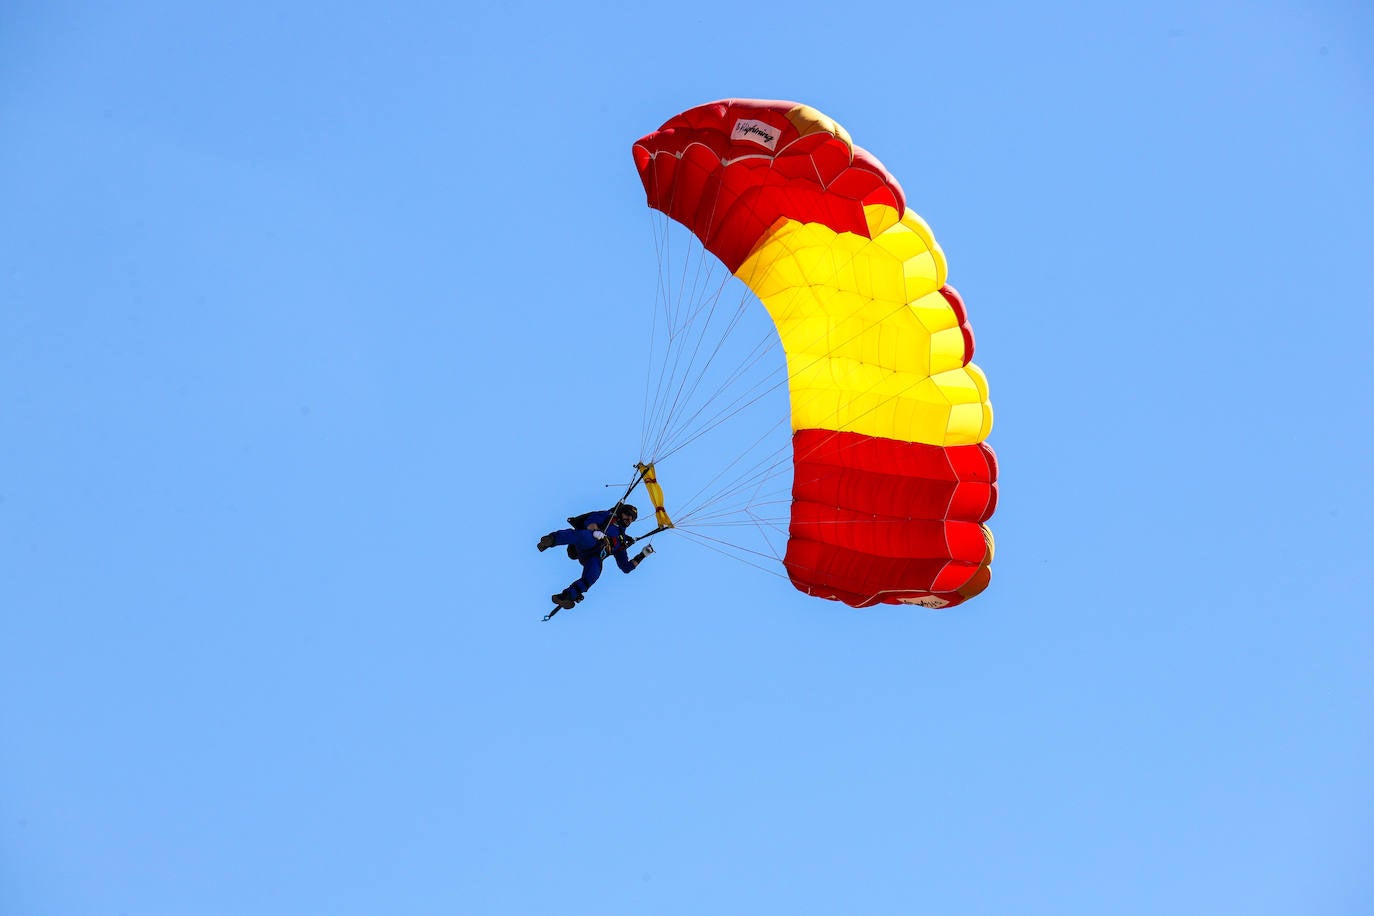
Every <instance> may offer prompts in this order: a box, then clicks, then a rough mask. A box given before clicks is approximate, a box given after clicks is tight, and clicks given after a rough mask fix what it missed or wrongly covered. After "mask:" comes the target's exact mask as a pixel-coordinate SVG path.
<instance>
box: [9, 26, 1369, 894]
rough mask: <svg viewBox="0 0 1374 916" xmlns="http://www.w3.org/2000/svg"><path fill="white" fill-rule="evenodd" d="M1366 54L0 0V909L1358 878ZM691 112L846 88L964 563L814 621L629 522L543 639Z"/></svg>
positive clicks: (1075, 30)
mask: <svg viewBox="0 0 1374 916" xmlns="http://www.w3.org/2000/svg"><path fill="white" fill-rule="evenodd" d="M1372 43H1374V17H1372V16H1371V14H1370V11H1369V9H1368V8H1367V7H1365V6H1363V5H1361V4H1356V3H1321V4H1298V3H1282V4H1280V3H1207V4H1202V5H1198V4H1194V3H1166V4H1157V5H1151V6H1150V7H1148V8H1147V7H1145V6H1144V5H1140V6H1138V7H1137V8H1131V9H1123V8H1117V7H1109V6H1108V5H1105V4H1103V5H1098V4H1082V3H1050V4H1040V5H1028V4H997V3H976V4H964V5H959V6H957V7H954V6H948V5H925V4H919V3H918V4H910V3H903V4H895V3H894V4H877V5H873V6H869V7H856V6H854V5H844V4H841V5H839V6H822V5H814V4H807V3H803V4H800V5H794V6H791V7H781V6H777V5H772V4H763V5H760V6H758V7H757V8H749V7H747V6H742V5H740V4H724V3H708V4H699V5H694V6H690V7H682V8H661V9H657V8H652V9H646V8H645V7H644V6H643V5H642V4H631V3H603V4H591V5H578V9H577V10H575V11H574V10H572V9H569V8H567V7H566V6H565V5H552V4H550V5H543V4H532V3H522V2H516V3H510V4H495V3H477V4H464V5H461V6H460V5H456V4H429V3H418V4H402V5H395V4H387V5H377V6H375V7H364V6H355V7H353V8H349V9H346V10H341V9H340V8H339V7H338V6H337V5H335V4H323V3H301V4H294V5H291V6H289V7H287V8H285V9H283V8H281V7H280V6H279V5H278V4H268V3H254V2H247V3H236V4H216V3H198V4H190V5H186V4H159V3H148V2H135V3H129V4H116V5H110V4H98V3H56V4H36V3H19V4H11V5H10V7H8V8H7V9H6V11H5V12H4V13H3V14H0V137H3V138H4V139H3V141H2V142H0V201H3V206H0V423H2V424H3V436H2V437H0V912H4V913H6V914H9V913H14V914H21V916H48V914H62V916H81V914H92V916H94V914H100V916H108V914H117V913H128V914H139V916H156V914H186V913H196V914H204V916H209V914H246V913H252V914H255V916H263V914H278V913H280V914H300V913H330V914H377V913H415V914H431V913H464V914H468V913H471V914H528V913H560V914H608V913H645V914H701V913H740V914H758V913H787V914H834V913H871V914H910V913H939V914H1007V913H1027V914H1030V913H1035V914H1039V913H1046V914H1073V913H1082V914H1094V916H1096V914H1101V913H1114V914H1158V913H1197V914H1229V913H1236V914H1241V913H1243V914H1247V916H1254V914H1299V913H1300V914H1305V916H1306V914H1353V913H1358V912H1369V911H1370V910H1374V879H1371V877H1370V869H1369V862H1370V861H1371V858H1374V788H1371V783H1370V780H1369V773H1370V772H1371V768H1374V734H1372V732H1374V729H1372V728H1371V718H1370V709H1371V708H1374V666H1371V658H1374V623H1371V620H1370V615H1369V607H1370V600H1369V591H1370V586H1371V584H1374V576H1372V575H1371V566H1370V561H1369V559H1368V556H1369V552H1370V547H1371V538H1370V535H1369V527H1368V517H1369V515H1370V510H1371V509H1372V508H1374V498H1372V495H1371V486H1370V482H1369V476H1368V472H1369V470H1370V467H1371V461H1370V458H1371V437H1370V432H1369V431H1370V429H1371V426H1374V411H1371V406H1370V397H1369V361H1370V357H1371V343H1372V342H1374V334H1371V316H1370V306H1371V301H1372V299H1374V295H1372V294H1374V260H1372V259H1371V258H1370V255H1369V252H1370V250H1371V245H1374V229H1371V226H1370V220H1369V214H1370V213H1371V212H1374V182H1371V180H1370V175H1371V174H1374V117H1371V113H1370V107H1369V99H1370V98H1371V90H1372V89H1374V66H1372V65H1371V61H1374V55H1371V50H1374V47H1372ZM731 96H744V97H760V98H783V99H794V100H797V101H802V102H806V103H809V104H811V105H814V106H815V107H817V108H819V109H821V110H822V111H824V112H825V113H827V114H829V115H831V116H832V117H834V118H835V119H837V120H838V121H839V122H840V123H841V124H843V125H844V126H845V127H846V128H847V129H848V130H849V131H850V132H851V134H852V135H853V136H854V138H855V140H856V141H857V142H858V143H859V144H860V145H862V146H864V147H866V148H868V149H869V150H871V151H872V152H874V153H875V154H876V155H877V156H878V157H879V158H881V159H882V160H883V162H884V163H885V164H886V165H887V166H888V167H889V168H890V169H891V170H892V171H893V172H894V174H896V175H897V176H898V177H899V179H900V180H901V181H902V184H903V186H904V187H905V189H906V192H907V197H908V201H909V203H910V205H911V206H912V207H913V208H914V209H915V210H916V211H917V212H919V213H920V214H921V215H922V216H924V217H925V218H926V220H927V221H928V222H929V223H930V224H931V226H932V227H933V229H934V231H935V233H936V237H937V238H938V239H939V241H940V242H941V244H942V245H943V247H944V249H945V251H946V253H947V255H948V257H949V261H950V279H951V282H952V283H953V284H954V285H955V286H957V287H958V288H959V289H960V291H961V292H962V293H963V295H964V297H965V299H966V301H967V303H968V307H969V312H970V317H971V319H972V323H973V328H974V331H975V334H976V336H977V342H978V351H977V354H976V360H977V362H978V363H979V364H980V365H981V366H982V367H983V368H984V370H985V371H986V372H987V374H988V377H989V379H990V382H991V390H992V400H993V404H994V407H995V410H996V425H995V427H994V429H993V433H992V437H991V440H990V441H991V443H992V445H993V446H994V447H995V448H996V450H997V454H998V456H999V459H1000V461H1001V502H1000V504H999V509H998V513H997V515H996V516H995V517H994V519H993V521H992V523H991V524H992V528H993V530H994V532H995V533H996V536H997V548H998V553H997V559H996V563H995V565H994V578H993V584H992V587H991V588H990V590H989V591H988V592H987V593H985V594H984V595H983V596H981V597H979V598H978V599H977V600H975V601H973V602H971V603H969V604H967V605H965V606H962V607H960V608H957V609H954V610H951V611H949V612H946V613H940V612H930V611H924V610H917V609H909V608H877V609H868V610H864V611H854V610H851V609H849V608H847V607H844V606H842V605H838V604H834V603H830V602H824V601H818V600H815V599H808V598H806V597H805V596H803V595H801V594H800V593H798V592H796V591H795V590H793V589H792V588H791V587H790V586H788V585H787V583H786V582H785V581H783V580H781V579H780V578H779V577H778V576H777V575H776V570H772V571H771V572H770V571H768V570H761V569H757V568H755V567H753V566H749V565H746V564H744V563H740V562H736V561H735V560H733V559H731V558H729V557H726V556H722V555H720V554H718V553H716V552H713V551H710V550H705V549H702V548H701V547H700V546H699V545H698V544H696V543H693V542H692V541H690V540H689V539H687V538H685V537H682V536H675V535H671V534H669V535H664V536H662V537H661V538H658V539H656V541H657V543H658V545H659V552H658V554H657V555H656V556H654V557H653V558H652V559H651V560H650V561H649V563H648V565H646V566H645V567H643V568H641V569H640V570H639V571H638V572H637V573H636V574H635V575H632V576H621V575H620V574H619V573H618V572H615V571H614V570H612V571H610V572H608V573H607V574H606V576H605V578H604V579H603V581H602V582H601V583H599V584H598V585H597V587H596V589H595V590H594V591H593V592H592V594H591V595H590V596H589V598H588V600H587V601H586V602H584V603H583V604H582V605H580V606H579V607H578V608H577V609H576V610H574V611H569V612H565V613H563V614H562V615H560V616H559V617H558V618H557V619H555V620H554V621H552V622H550V623H549V624H541V623H540V622H539V617H540V616H541V615H542V614H543V613H544V612H545V611H546V610H547V608H548V606H549V605H548V600H547V596H548V595H549V594H550V593H551V592H552V591H555V590H557V589H558V588H561V587H562V586H563V585H564V584H566V581H567V579H568V578H569V577H570V576H569V573H570V569H571V565H570V564H569V563H568V561H567V560H566V559H562V558H559V557H556V556H553V555H551V554H543V555H541V554H538V553H537V552H536V551H535V550H534V542H535V540H536V539H537V538H538V537H539V535H541V534H543V533H545V532H546V531H548V530H550V529H551V528H553V527H555V526H556V525H557V524H558V523H559V522H561V520H562V519H563V518H564V517H565V516H567V515H569V514H572V513H575V512H580V511H584V510H586V509H588V508H592V507H594V506H597V505H601V504H603V503H604V502H605V501H606V497H607V494H608V493H611V492H612V491H611V490H608V489H607V488H606V486H605V484H607V483H612V482H616V481H621V480H624V479H625V476H626V474H627V471H628V467H629V465H630V463H632V462H633V461H635V460H636V459H637V458H638V457H639V455H638V454H636V450H637V448H638V443H639V441H640V431H641V421H642V412H643V411H642V401H643V394H644V391H643V389H644V382H643V379H644V378H645V375H646V371H647V367H648V366H649V363H650V353H649V352H648V351H649V346H648V345H649V340H650V320H649V316H650V314H651V312H652V308H653V298H654V289H655V278H656V275H657V270H658V262H657V257H656V254H655V250H654V245H653V228H652V227H653V225H654V224H653V223H652V222H651V220H650V219H649V217H648V216H647V211H646V210H645V208H644V205H643V196H642V191H641V189H640V187H639V183H638V179H637V177H636V175H635V172H634V169H633V165H632V161H631V158H630V145H631V143H632V142H633V141H634V140H635V139H636V138H638V137H639V136H641V135H643V134H644V133H647V132H648V131H650V130H652V129H654V128H655V127H657V126H658V125H659V124H660V123H662V122H663V121H664V120H665V119H667V118H668V117H669V116H671V115H672V114H674V113H676V112H678V111H680V110H682V109H685V108H688V107H690V106H693V105H696V104H700V103H703V102H707V101H711V100H714V99H718V98H724V97H731ZM608 353H612V354H618V358H617V359H616V360H614V361H611V362H610V363H609V364H608V361H607V360H606V359H605V355H606V354H608ZM722 435H723V436H724V437H725V438H724V440H723V441H721V442H720V443H716V442H714V441H713V442H711V443H710V444H707V445H703V447H701V448H696V449H687V450H684V451H683V452H682V453H681V454H680V455H679V456H675V457H674V459H673V461H672V462H669V463H666V464H665V465H664V466H663V468H662V469H661V476H662V478H663V481H664V485H665V489H666V490H667V492H668V498H669V501H670V503H671V502H672V500H673V494H674V492H682V490H681V484H680V483H679V489H678V490H677V491H675V490H674V482H675V481H679V482H680V481H685V480H689V479H700V478H703V477H707V476H709V475H711V474H713V473H714V472H715V470H716V469H718V468H719V466H720V465H721V463H722V462H723V461H724V460H725V458H726V457H727V456H730V455H733V454H736V453H737V451H738V449H739V448H740V447H741V446H740V442H742V441H744V438H743V437H747V436H748V433H747V432H737V433H736V432H731V433H725V432H723V433H722ZM730 436H740V437H741V438H740V439H739V440H735V439H731V438H730ZM784 436H785V433H784ZM782 441H783V442H784V444H785V438H784V439H783V440H782ZM642 504H643V503H642V501H641V505H642Z"/></svg>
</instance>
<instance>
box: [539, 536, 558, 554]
mask: <svg viewBox="0 0 1374 916" xmlns="http://www.w3.org/2000/svg"><path fill="white" fill-rule="evenodd" d="M553 545H554V540H553V535H552V534H546V535H544V536H543V537H542V538H540V539H539V544H538V545H537V546H538V547H539V552H540V553H543V552H544V551H546V550H548V549H549V548H550V547H552V546H553Z"/></svg>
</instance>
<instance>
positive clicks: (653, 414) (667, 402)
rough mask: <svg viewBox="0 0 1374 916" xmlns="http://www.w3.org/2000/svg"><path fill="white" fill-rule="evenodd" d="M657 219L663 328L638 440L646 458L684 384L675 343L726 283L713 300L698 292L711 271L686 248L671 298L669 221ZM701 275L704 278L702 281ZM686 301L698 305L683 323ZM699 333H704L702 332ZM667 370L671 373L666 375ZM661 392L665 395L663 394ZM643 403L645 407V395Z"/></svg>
mask: <svg viewBox="0 0 1374 916" xmlns="http://www.w3.org/2000/svg"><path fill="white" fill-rule="evenodd" d="M659 218H660V219H661V221H662V222H661V227H662V231H661V232H656V234H655V239H656V241H658V245H657V247H658V252H659V284H658V286H659V297H660V304H661V306H662V308H663V312H664V316H665V321H666V323H667V327H666V332H665V333H666V339H665V341H664V346H663V364H662V366H661V367H660V372H659V382H658V386H657V389H656V390H655V392H654V397H653V404H652V407H651V408H646V411H645V435H644V437H643V440H642V444H643V445H644V448H641V454H648V455H649V456H650V457H653V455H654V453H655V452H657V451H658V448H659V446H658V444H657V443H655V446H654V447H653V448H652V449H649V448H648V447H647V446H648V443H649V439H650V436H651V435H652V434H653V433H654V431H658V435H659V438H660V439H661V438H662V431H663V430H664V428H665V427H666V426H667V424H668V419H667V418H666V417H665V412H668V411H670V409H671V405H672V404H673V402H674V396H673V395H674V393H675V392H677V391H680V389H681V386H682V384H684V382H682V381H679V380H678V374H679V372H680V371H681V372H683V373H684V375H683V378H684V380H685V378H686V375H685V372H686V371H689V370H683V369H682V366H681V362H682V355H683V353H684V352H685V350H686V345H685V344H682V343H680V342H679V341H680V338H681V336H682V335H683V334H684V332H685V331H686V330H687V329H688V328H689V327H690V326H691V325H692V323H693V321H694V320H695V317H696V315H697V314H699V312H700V310H701V308H703V307H705V305H706V304H708V303H711V302H712V301H713V299H714V298H718V297H719V294H720V291H721V290H723V289H724V285H725V282H726V281H724V280H722V281H721V282H720V283H719V284H718V285H717V291H716V293H715V296H714V297H713V296H709V295H707V294H705V293H703V292H702V290H703V289H705V288H707V286H708V283H709V281H710V279H711V275H712V274H713V273H714V270H715V268H714V266H713V265H712V263H711V262H710V261H707V260H706V258H705V254H706V252H705V250H704V248H703V249H701V251H700V254H699V255H698V256H697V257H696V258H692V255H693V253H694V249H695V246H693V245H690V244H689V245H688V249H689V251H688V258H687V259H685V260H684V263H683V273H682V277H681V279H680V280H679V281H678V284H677V288H678V293H677V295H673V294H672V293H671V292H670V289H671V288H672V282H671V279H670V278H669V277H668V276H667V274H668V266H669V261H668V260H667V257H666V255H665V254H664V252H665V251H667V250H669V248H670V245H671V238H672V236H671V232H670V231H669V230H670V228H671V221H670V220H668V218H667V217H666V216H660V217H659ZM652 219H653V217H652V215H651V220H652ZM659 226H660V224H658V223H656V224H655V225H654V228H655V230H657V229H659ZM660 239H661V241H660ZM690 260H696V262H697V269H696V279H695V280H694V281H693V284H692V287H691V289H692V292H691V294H690V299H689V296H688V293H687V292H686V291H685V290H686V289H687V281H686V277H687V273H688V271H689V269H690V266H691V265H690V263H689V262H690ZM703 274H705V276H704V277H703ZM686 301H695V302H697V303H698V304H697V307H696V308H695V309H694V310H693V311H692V313H691V314H690V315H689V316H688V317H687V318H686V319H683V311H684V309H683V308H682V305H683V303H684V302H686ZM656 323H657V310H656V311H655V324H656ZM702 333H703V334H704V333H705V330H704V329H703V331H702ZM657 351H658V344H657V342H656V341H655V342H654V344H653V351H652V352H655V353H657ZM670 367H671V372H670V371H669V370H670ZM646 388H647V385H646ZM665 391H666V392H668V393H667V394H665ZM646 403H648V399H647V391H646Z"/></svg>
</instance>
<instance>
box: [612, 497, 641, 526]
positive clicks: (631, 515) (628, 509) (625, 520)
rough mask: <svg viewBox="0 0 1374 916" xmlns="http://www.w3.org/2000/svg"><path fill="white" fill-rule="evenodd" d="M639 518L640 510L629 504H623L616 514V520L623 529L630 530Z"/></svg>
mask: <svg viewBox="0 0 1374 916" xmlns="http://www.w3.org/2000/svg"><path fill="white" fill-rule="evenodd" d="M637 518H639V510H638V509H636V508H635V507H634V506H632V505H630V504H629V503H622V504H621V506H620V508H619V509H618V510H617V511H616V513H615V520H616V522H618V523H619V524H620V527H621V528H622V529H624V528H628V527H629V526H630V525H631V524H632V523H633V522H634V520H635V519H637Z"/></svg>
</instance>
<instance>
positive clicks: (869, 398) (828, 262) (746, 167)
mask: <svg viewBox="0 0 1374 916" xmlns="http://www.w3.org/2000/svg"><path fill="white" fill-rule="evenodd" d="M634 161H635V165H636V167H637V168H638V170H639V175H640V178H641V180H642V181H643V184H644V190H645V193H646V195H647V197H648V203H649V206H650V207H653V208H654V209H656V210H660V211H662V212H663V213H665V214H667V215H668V216H669V217H671V218H672V219H674V220H676V221H678V222H680V223H682V224H683V225H684V226H686V227H687V228H688V229H689V230H690V231H691V232H692V233H693V234H694V235H695V236H696V237H697V238H698V239H699V240H700V241H701V243H702V244H703V245H704V246H705V248H706V250H707V251H709V252H711V253H712V254H714V255H715V256H716V257H718V258H719V259H720V260H721V261H722V262H723V263H724V264H725V265H726V267H728V268H729V269H730V271H731V272H733V273H734V275H735V276H737V277H739V278H740V279H741V280H742V281H744V283H745V284H747V285H748V286H749V287H750V288H751V289H752V290H753V291H754V293H756V294H757V295H758V297H759V299H760V300H761V301H762V302H763V304H764V306H765V307H766V308H767V310H768V313H769V314H770V316H771V317H772V319H773V322H774V324H775V325H776V327H777V330H778V335H779V337H780V338H781V341H782V345H783V349H784V351H785V352H786V355H787V370H788V385H789V393H790V398H791V411H792V431H793V434H792V461H793V485H792V508H791V520H790V524H789V538H788V543H787V552H786V556H785V558H784V563H785V565H786V568H787V573H788V576H789V577H790V579H791V581H792V583H793V584H794V585H795V586H796V587H797V588H798V589H800V590H801V591H803V592H805V593H807V594H809V595H816V596H819V597H823V598H830V599H834V600H838V601H843V602H845V603H846V604H849V605H853V606H855V607H863V606H869V605H873V604H877V603H906V604H917V605H923V606H926V607H950V606H953V605H956V604H959V603H961V602H963V601H965V600H967V599H969V598H971V597H973V596H974V595H977V594H978V593H979V592H981V591H983V589H985V588H986V587H987V585H988V581H989V579H990V572H989V566H990V564H991V562H992V555H993V540H992V534H991V532H990V531H988V529H987V528H986V527H985V526H984V525H983V524H982V523H983V522H984V521H986V520H987V519H988V518H989V517H990V516H991V515H992V513H993V510H994V508H995V506H996V503H997V483H996V480H997V461H996V457H995V456H994V454H993V451H992V449H991V448H990V447H988V445H987V444H986V443H985V442H984V441H983V440H984V439H986V438H987V435H988V433H989V431H990V430H991V428H992V408H991V406H990V404H989V403H988V386H987V380H986V378H985V377H984V375H983V373H982V371H981V370H980V369H979V368H978V367H977V366H976V365H974V364H973V363H971V362H970V359H971V358H972V356H973V333H972V331H971V329H970V328H969V324H968V319H967V314H966V312H965V309H964V304H963V302H962V300H961V299H960V297H959V295H958V294H957V293H956V292H955V291H954V290H953V289H952V288H950V287H949V286H948V285H946V276H945V274H946V265H945V257H944V253H943V252H942V251H941V250H940V248H939V246H938V245H937V244H936V243H935V239H934V237H933V236H932V234H931V231H930V228H929V227H928V226H927V225H926V224H925V222H924V221H922V220H921V218H920V217H919V216H917V215H916V214H915V213H913V212H911V211H909V210H907V209H906V198H905V196H904V195H903V193H902V189H901V186H900V185H899V184H898V183H897V180H896V179H895V178H893V177H892V175H891V174H889V173H888V171H887V170H886V169H885V168H884V167H883V165H882V163H880V162H879V161H878V160H877V159H876V158H874V157H873V156H872V155H871V154H869V153H867V152H866V151H864V150H863V149H862V148H860V147H858V146H855V145H854V143H853V141H852V140H851V139H850V137H849V134H848V133H847V132H846V131H845V130H844V128H842V127H840V126H839V125H838V124H836V123H835V122H834V121H832V120H831V119H830V118H828V117H826V116H825V115H823V114H821V113H820V112H818V111H816V110H815V109H814V108H810V107H808V106H806V105H799V104H796V103H794V102H782V101H760V100H751V99H730V100H724V101H719V102H713V103H711V104H708V105H702V106H699V107H696V108H693V109H690V110H689V111H685V112H683V113H682V114H679V115H677V116H675V117H673V118H671V119H669V120H668V121H667V122H666V123H665V124H664V125H663V126H662V127H661V128H659V129H658V130H656V131H654V132H653V133H651V134H649V135H647V136H645V137H643V138H642V139H640V140H639V141H638V142H636V143H635V145H634Z"/></svg>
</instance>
